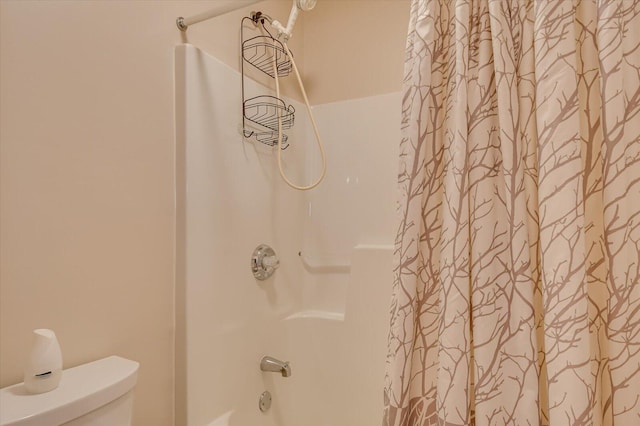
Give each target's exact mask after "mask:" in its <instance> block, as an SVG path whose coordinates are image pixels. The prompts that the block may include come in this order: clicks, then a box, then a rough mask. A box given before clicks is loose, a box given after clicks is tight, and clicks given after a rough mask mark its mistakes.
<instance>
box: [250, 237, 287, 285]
mask: <svg viewBox="0 0 640 426" xmlns="http://www.w3.org/2000/svg"><path fill="white" fill-rule="evenodd" d="M278 266H280V260H278V257H277V256H276V252H275V251H273V249H272V248H271V247H269V246H268V245H266V244H260V245H259V246H258V247H257V248H256V249H255V250H254V251H253V255H252V256H251V271H252V272H253V276H254V277H255V278H256V279H258V280H261V281H262V280H266V279H267V278H269V277H270V276H271V275H273V273H274V272H275V271H276V269H277V268H278Z"/></svg>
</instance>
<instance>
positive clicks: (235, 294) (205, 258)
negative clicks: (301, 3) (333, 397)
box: [175, 45, 305, 425]
mask: <svg viewBox="0 0 640 426" xmlns="http://www.w3.org/2000/svg"><path fill="white" fill-rule="evenodd" d="M175 54H176V117H177V120H176V121H177V122H176V128H177V135H176V142H177V173H176V174H177V188H176V190H177V191H176V192H177V207H178V220H177V227H178V229H177V236H178V244H177V253H176V255H177V271H176V325H177V333H176V336H177V342H176V347H177V354H176V358H177V365H176V377H177V388H176V394H177V413H178V419H177V422H176V423H177V424H188V425H208V424H211V423H213V424H217V423H215V421H216V419H221V420H220V421H222V419H226V420H224V424H229V425H248V424H265V425H269V424H276V423H275V422H272V421H271V420H270V419H271V417H272V416H269V415H267V416H264V415H262V413H260V412H259V411H258V410H257V406H258V397H259V395H260V394H261V392H263V391H264V390H265V389H264V384H263V379H262V377H263V373H262V372H261V371H260V370H259V361H260V358H261V357H262V355H264V354H270V355H272V356H275V357H279V358H280V357H285V358H286V356H287V354H286V353H283V350H282V347H283V346H284V343H283V341H284V340H285V336H284V335H283V334H282V333H281V331H280V330H279V327H278V321H279V319H280V318H282V317H286V316H287V315H289V314H290V313H292V312H295V311H296V310H298V305H299V300H300V298H301V291H302V289H301V285H300V282H299V279H297V277H300V275H301V272H300V270H299V269H300V266H299V263H298V262H297V253H296V252H294V251H292V249H291V248H293V247H298V246H299V244H300V242H299V240H300V236H301V234H302V225H303V220H302V218H303V217H304V215H303V214H302V209H303V207H304V204H303V195H302V194H301V193H298V192H294V191H290V190H288V189H287V188H285V186H284V184H283V183H282V181H281V179H280V176H279V175H278V172H277V165H276V163H275V162H274V161H273V160H274V158H273V153H274V151H273V149H272V148H270V147H267V146H263V145H261V144H259V143H251V142H247V141H244V140H243V138H242V136H241V134H240V130H239V126H240V123H241V117H242V115H241V114H242V109H241V91H240V75H239V74H238V73H237V72H236V71H234V70H232V69H231V68H229V67H228V66H226V65H224V64H223V63H222V62H220V61H218V60H217V59H215V58H213V57H211V56H208V55H207V54H205V53H203V52H202V51H200V50H198V49H197V48H195V47H194V46H191V45H184V46H179V47H177V48H176V52H175ZM246 84H247V86H246V90H247V93H248V94H249V93H254V94H256V95H258V94H261V93H262V92H264V91H265V90H266V89H265V88H263V87H260V86H258V85H257V84H256V83H254V82H252V81H250V80H246ZM294 106H295V108H296V109H298V110H302V108H301V105H298V104H296V103H294ZM304 127H305V126H304V119H301V120H300V125H296V126H295V127H294V128H293V129H292V130H291V131H290V132H289V136H290V138H291V139H292V140H293V139H298V138H299V137H297V135H296V132H301V131H302V130H303V129H304ZM286 162H287V163H286V168H287V171H288V173H289V174H291V175H293V176H292V178H299V176H297V175H296V171H297V170H303V167H301V166H302V165H304V153H303V152H302V150H301V149H299V148H297V147H295V146H291V147H289V148H288V149H287V158H286ZM261 243H266V244H269V245H270V246H271V247H273V248H274V249H275V251H276V253H277V255H278V256H279V257H280V260H281V266H280V268H279V269H278V270H277V272H276V274H275V275H274V276H272V277H271V278H270V279H267V280H266V281H257V280H256V279H255V278H254V277H253V274H252V272H251V270H250V258H251V254H252V253H253V250H254V249H255V248H256V247H257V246H258V245H259V244H261Z"/></svg>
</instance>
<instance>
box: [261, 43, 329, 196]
mask: <svg viewBox="0 0 640 426" xmlns="http://www.w3.org/2000/svg"><path fill="white" fill-rule="evenodd" d="M276 43H277V41H276V40H275V39H273V49H274V50H273V51H274V52H275V51H276V50H275V49H276ZM282 44H283V46H284V50H285V53H286V55H287V56H288V57H289V59H290V60H291V64H292V65H293V71H294V72H295V74H296V77H297V79H298V85H299V86H300V91H301V92H302V97H303V98H304V103H305V104H306V105H307V111H308V112H309V118H311V125H312V126H313V133H315V135H316V141H317V142H318V148H319V149H320V156H321V157H322V173H320V177H319V178H318V180H316V181H315V182H314V183H312V184H311V185H309V186H299V185H296V184H294V183H293V182H291V181H290V180H289V178H287V175H286V174H285V173H284V170H283V168H282V116H281V115H280V112H279V111H278V169H279V170H280V176H282V179H283V180H284V181H285V182H286V183H287V185H289V186H290V187H291V188H293V189H297V190H300V191H307V190H309V189H313V188H315V187H316V186H318V185H320V182H322V180H323V179H324V175H325V174H326V172H327V159H326V157H325V153H324V146H323V145H322V139H321V138H320V132H318V125H317V124H316V120H315V118H314V117H313V112H311V105H309V99H308V98H307V92H306V91H305V90H304V84H302V79H301V78H300V73H299V72H298V67H297V66H296V62H295V61H294V60H293V55H291V51H289V46H287V42H286V40H285V41H284V42H283V43H282ZM273 75H274V76H275V80H276V97H278V99H280V82H279V81H278V67H277V58H276V55H275V53H274V55H273Z"/></svg>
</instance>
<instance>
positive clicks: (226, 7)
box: [176, 0, 262, 31]
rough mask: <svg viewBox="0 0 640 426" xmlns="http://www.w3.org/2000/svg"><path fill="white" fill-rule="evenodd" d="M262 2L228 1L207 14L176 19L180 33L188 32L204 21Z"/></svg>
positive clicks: (254, 0)
mask: <svg viewBox="0 0 640 426" xmlns="http://www.w3.org/2000/svg"><path fill="white" fill-rule="evenodd" d="M261 1H262V0H233V1H228V2H227V3H225V4H223V5H220V6H216V7H214V8H213V9H211V10H208V11H206V12H202V13H199V14H197V15H193V16H190V17H188V18H183V17H182V16H180V17H179V18H178V19H176V25H177V26H178V28H179V29H180V31H187V28H189V25H193V24H197V23H199V22H202V21H206V20H207V19H211V18H215V17H216V16H219V15H222V14H224V13H227V12H231V11H234V10H236V9H241V8H243V7H245V6H249V5H252V4H254V3H258V2H261Z"/></svg>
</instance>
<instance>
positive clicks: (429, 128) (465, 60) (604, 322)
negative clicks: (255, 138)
mask: <svg viewBox="0 0 640 426" xmlns="http://www.w3.org/2000/svg"><path fill="white" fill-rule="evenodd" d="M406 54H407V61H406V65H405V80H404V98H403V120H402V128H403V137H402V141H401V147H400V170H399V175H398V179H399V181H398V184H399V186H398V187H399V204H398V222H397V224H398V230H397V238H396V242H395V281H394V292H393V293H394V295H393V300H392V306H391V329H390V334H389V350H388V356H387V374H386V381H385V392H384V397H385V412H384V424H385V425H387V426H396V425H421V426H426V425H552V426H556V425H596V426H599V425H620V426H632V425H640V283H639V281H640V1H634V0H573V1H571V0H414V1H413V3H412V7H411V21H410V28H409V37H408V42H407V52H406Z"/></svg>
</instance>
